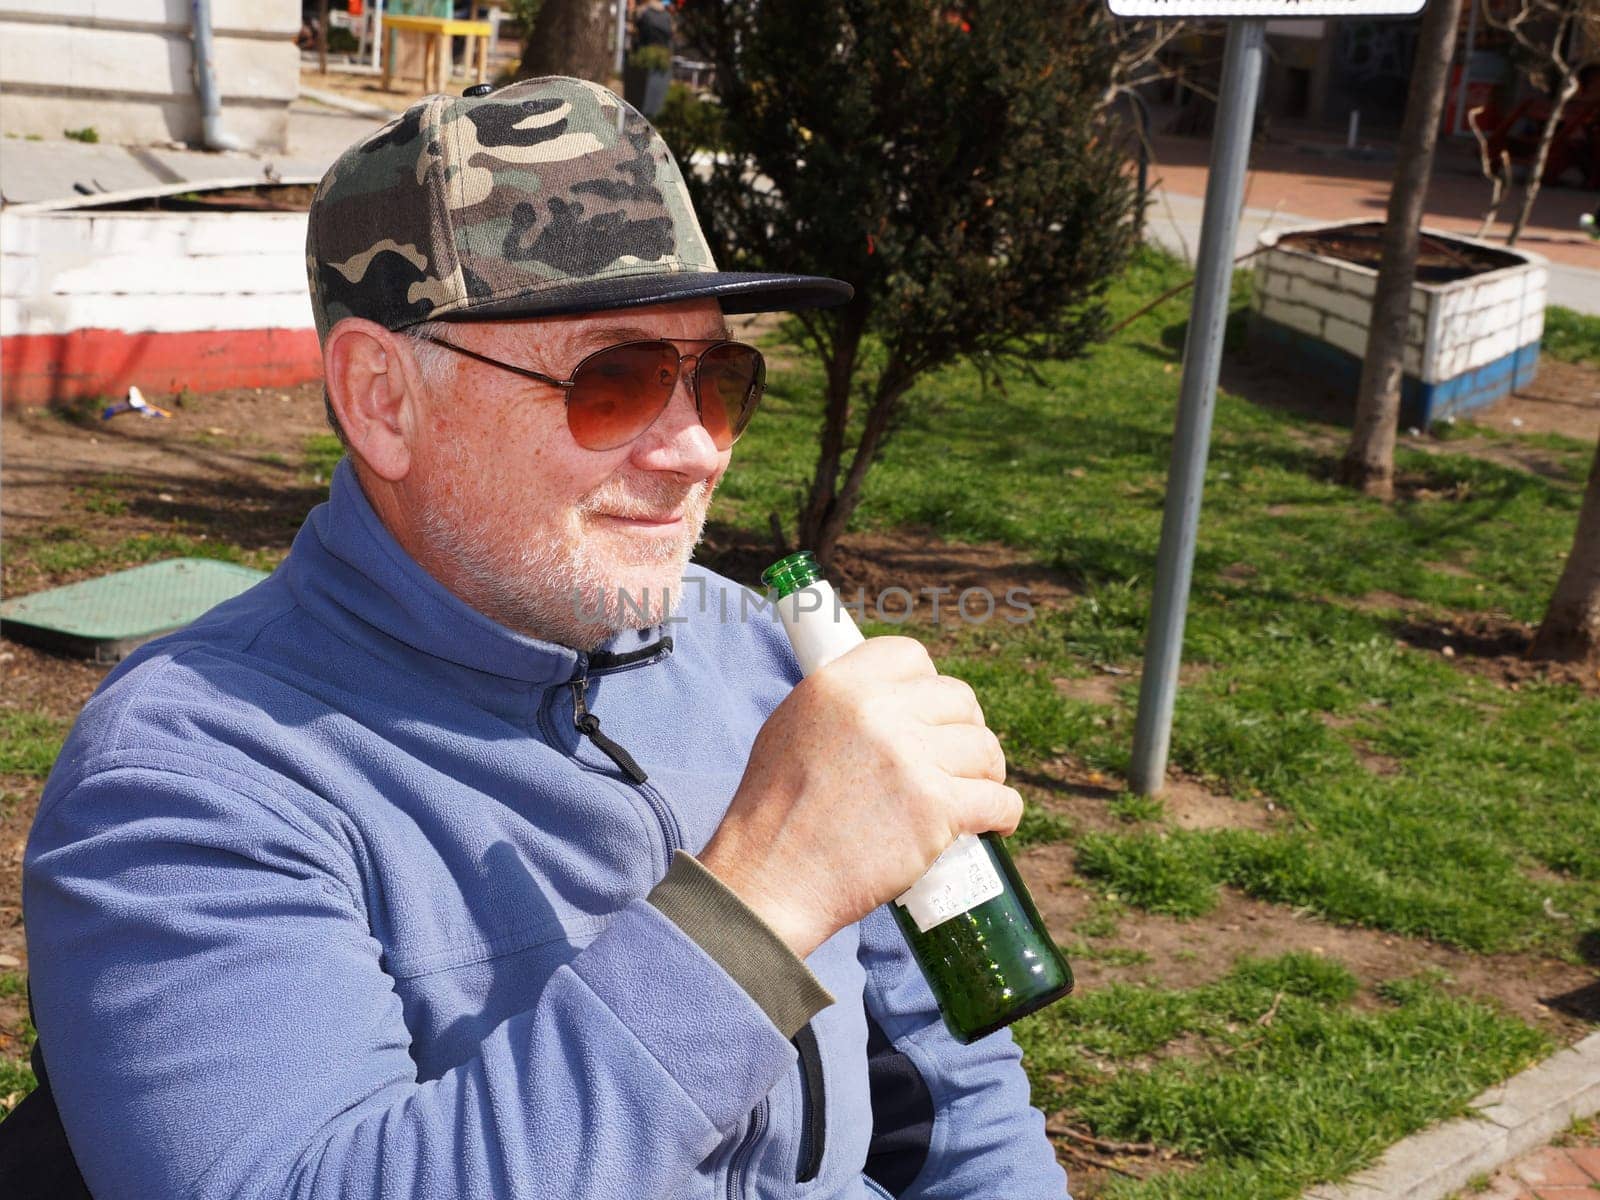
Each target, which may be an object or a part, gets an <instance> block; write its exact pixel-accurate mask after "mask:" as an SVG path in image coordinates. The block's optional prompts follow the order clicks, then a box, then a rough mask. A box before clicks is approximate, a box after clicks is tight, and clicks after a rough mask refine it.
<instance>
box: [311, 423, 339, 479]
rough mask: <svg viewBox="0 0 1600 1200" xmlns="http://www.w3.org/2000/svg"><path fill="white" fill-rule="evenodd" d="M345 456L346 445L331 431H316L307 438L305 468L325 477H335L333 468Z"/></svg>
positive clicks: (313, 473)
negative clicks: (341, 443) (340, 442)
mask: <svg viewBox="0 0 1600 1200" xmlns="http://www.w3.org/2000/svg"><path fill="white" fill-rule="evenodd" d="M342 457H344V447H343V446H342V445H340V444H339V439H338V438H337V437H335V436H334V435H333V434H331V433H314V434H312V435H311V436H310V437H308V438H307V439H306V457H305V470H306V472H307V473H308V474H312V475H317V476H320V477H321V478H323V479H331V478H333V468H334V467H336V466H338V464H339V460H340V459H341V458H342Z"/></svg>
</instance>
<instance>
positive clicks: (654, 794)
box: [539, 637, 683, 869]
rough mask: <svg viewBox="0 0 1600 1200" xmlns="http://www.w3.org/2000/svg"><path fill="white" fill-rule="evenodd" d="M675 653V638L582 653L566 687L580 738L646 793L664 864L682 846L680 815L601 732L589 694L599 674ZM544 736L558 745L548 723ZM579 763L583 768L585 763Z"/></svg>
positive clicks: (543, 723)
mask: <svg viewBox="0 0 1600 1200" xmlns="http://www.w3.org/2000/svg"><path fill="white" fill-rule="evenodd" d="M671 652H672V639H671V638H670V637H663V638H662V639H661V640H660V641H658V642H654V643H652V644H651V645H649V646H646V647H644V648H643V649H642V650H636V651H633V652H631V653H628V654H618V655H611V654H605V653H602V652H596V653H594V654H592V655H591V654H579V655H578V669H577V671H576V673H575V674H574V675H573V676H572V678H571V679H569V680H568V681H567V686H568V687H569V688H571V689H572V726H573V728H574V729H576V730H577V731H578V736H579V737H585V738H588V739H589V741H590V742H591V743H592V744H593V745H594V747H595V748H596V749H597V750H599V751H600V753H602V754H604V755H605V756H606V757H607V758H608V759H610V760H611V762H612V764H613V765H614V766H615V767H616V768H617V769H618V770H619V771H621V772H622V774H623V775H625V776H626V777H627V779H628V782H629V783H631V784H633V786H634V787H635V788H637V789H638V791H639V793H640V794H641V795H642V796H644V798H645V803H646V804H648V805H649V806H650V811H651V812H652V813H654V814H655V818H656V824H657V825H659V826H660V828H661V841H662V845H663V850H664V854H663V860H664V866H663V869H665V866H667V865H670V864H671V862H672V852H673V851H674V850H677V849H678V848H679V847H681V846H682V845H683V833H682V831H681V830H680V829H679V827H678V818H677V816H676V815H675V814H674V813H673V812H672V809H671V808H670V807H669V806H668V804H667V800H666V797H665V796H663V795H662V794H661V793H660V792H659V791H657V790H656V789H655V788H654V787H653V786H651V784H650V783H649V776H648V775H647V774H646V773H645V771H644V768H642V767H640V766H639V764H638V762H637V760H635V759H634V757H633V755H631V754H629V753H628V751H627V750H626V749H625V748H624V747H623V746H622V745H621V744H620V743H618V742H617V741H615V740H614V739H612V738H610V737H607V736H606V735H605V734H604V733H602V732H600V718H599V717H597V716H595V714H593V713H591V712H590V711H589V706H588V693H589V680H590V679H591V678H593V677H594V676H596V675H610V674H612V673H613V672H616V671H623V670H627V669H628V668H629V667H644V666H649V665H651V664H652V663H656V662H659V661H660V660H661V659H663V658H665V657H666V656H667V655H668V654H670V653H671ZM544 711H545V710H544V709H543V708H542V707H541V709H540V715H539V722H540V724H541V725H545V722H544ZM545 736H547V737H549V738H550V739H551V744H552V745H554V744H555V730H553V729H551V728H549V727H548V725H545ZM578 766H579V767H580V768H582V769H584V770H589V769H591V768H587V767H584V766H583V764H582V763H579V764H578Z"/></svg>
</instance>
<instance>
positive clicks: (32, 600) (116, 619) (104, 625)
mask: <svg viewBox="0 0 1600 1200" xmlns="http://www.w3.org/2000/svg"><path fill="white" fill-rule="evenodd" d="M266 577H267V576H266V573H265V572H264V571H253V570H251V569H250V568H249V567H237V566H234V565H233V564H232V563H225V562H217V561H216V560H215V559H210V558H172V559H168V560H167V561H165V562H158V563H151V564H149V565H148V566H144V567H134V568H133V569H131V570H128V571H118V572H117V573H116V574H114V575H105V576H102V577H101V578H99V579H86V580H84V581H83V582H82V583H69V584H68V585H67V586H66V587H58V588H51V589H50V590H49V591H47V592H35V593H34V594H33V595H31V596H18V597H17V598H16V599H15V600H7V601H6V602H5V603H3V604H0V627H3V628H4V631H5V635H6V636H7V637H9V638H15V639H16V640H17V641H19V642H27V643H29V644H30V645H34V646H42V647H44V648H45V649H47V650H65V651H67V652H68V653H71V654H80V655H82V656H83V657H85V658H92V659H94V660H95V661H96V662H106V663H109V662H116V661H118V660H119V659H121V658H122V657H123V656H124V655H126V654H127V653H128V652H129V651H130V650H132V649H133V648H134V647H135V646H138V645H140V644H141V643H144V642H148V641H149V640H150V639H151V638H154V637H160V636H161V635H162V634H163V633H170V632H172V631H173V630H174V629H181V628H183V626H185V625H187V624H188V623H189V622H190V621H192V620H194V619H195V618H196V617H198V616H199V615H200V614H201V613H203V612H205V611H206V610H207V609H209V608H212V607H213V606H215V605H218V604H221V603H222V602H223V601H224V600H231V599H232V598H233V597H234V596H237V595H238V594H239V593H240V592H242V591H245V590H246V589H248V588H251V587H253V586H255V585H256V584H257V583H259V582H261V580H263V579H265V578H266Z"/></svg>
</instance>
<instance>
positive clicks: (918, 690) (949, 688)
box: [895, 675, 983, 726]
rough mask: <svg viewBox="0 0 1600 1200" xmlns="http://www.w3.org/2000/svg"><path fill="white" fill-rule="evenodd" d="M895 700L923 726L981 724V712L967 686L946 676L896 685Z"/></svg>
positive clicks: (975, 697)
mask: <svg viewBox="0 0 1600 1200" xmlns="http://www.w3.org/2000/svg"><path fill="white" fill-rule="evenodd" d="M895 699H896V700H897V701H898V702H900V703H903V704H904V705H905V706H906V709H907V711H908V712H910V713H912V714H913V715H915V716H916V718H917V719H918V720H920V721H922V722H923V723H924V724H926V725H980V726H981V725H982V724H983V709H982V707H981V706H979V704H978V697H977V695H976V694H975V693H974V692H973V690H972V687H971V685H970V684H968V683H966V682H965V681H964V680H961V679H952V678H951V677H950V676H948V675H935V676H934V677H933V678H932V679H917V680H913V681H911V682H909V683H902V684H899V685H898V686H897V687H896V688H895Z"/></svg>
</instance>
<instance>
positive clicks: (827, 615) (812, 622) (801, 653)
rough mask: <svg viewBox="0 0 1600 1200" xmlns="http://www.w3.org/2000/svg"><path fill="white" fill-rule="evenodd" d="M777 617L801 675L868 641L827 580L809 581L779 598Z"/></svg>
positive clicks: (820, 667) (818, 669)
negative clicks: (791, 648) (786, 635)
mask: <svg viewBox="0 0 1600 1200" xmlns="http://www.w3.org/2000/svg"><path fill="white" fill-rule="evenodd" d="M778 617H779V618H780V619H781V620H782V621H783V628H784V631H785V632H787V633H788V635H789V644H790V645H791V646H793V647H794V656H795V658H796V659H797V660H798V661H799V663H800V673H801V674H802V675H809V674H811V672H813V671H820V670H821V669H822V668H823V667H825V666H827V665H828V664H829V663H831V662H832V661H833V660H834V659H836V658H838V657H839V656H840V655H841V654H844V653H846V652H847V651H850V650H854V649H855V648H856V647H857V646H859V645H860V644H861V643H862V642H864V641H866V640H867V639H866V638H864V637H862V636H861V630H859V629H857V628H856V623H855V621H854V620H853V619H852V618H851V616H850V611H849V610H848V609H847V608H845V606H844V605H843V604H841V603H839V597H838V596H837V595H836V594H835V593H834V590H833V588H832V586H831V585H830V584H829V583H828V581H827V580H826V579H819V580H817V581H816V582H815V583H810V584H807V585H806V586H805V587H803V588H801V589H800V590H799V591H796V592H791V593H790V594H789V595H787V596H785V597H784V598H783V599H782V600H779V601H778Z"/></svg>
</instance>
